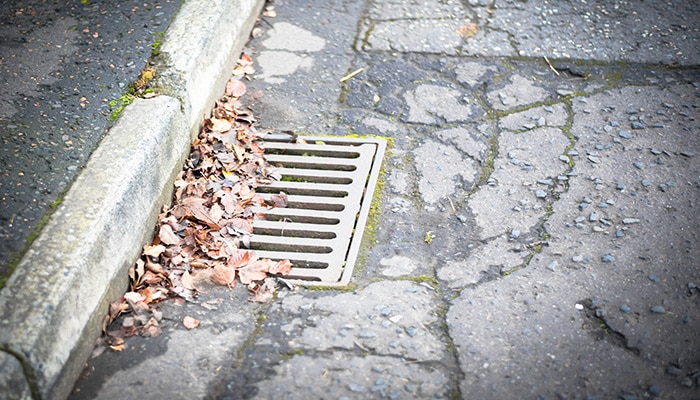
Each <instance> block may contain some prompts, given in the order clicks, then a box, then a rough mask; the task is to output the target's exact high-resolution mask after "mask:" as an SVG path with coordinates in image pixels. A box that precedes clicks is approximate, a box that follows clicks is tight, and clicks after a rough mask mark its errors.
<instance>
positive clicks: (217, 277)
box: [211, 264, 236, 289]
mask: <svg viewBox="0 0 700 400" xmlns="http://www.w3.org/2000/svg"><path fill="white" fill-rule="evenodd" d="M211 280H212V281H213V282H214V283H216V284H217V285H222V286H228V287H229V288H230V289H233V286H234V285H235V282H236V270H235V269H233V268H229V267H227V266H225V265H221V264H217V265H215V266H214V273H213V274H212V275H211Z"/></svg>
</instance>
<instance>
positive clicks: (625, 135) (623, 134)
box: [617, 131, 634, 139]
mask: <svg viewBox="0 0 700 400" xmlns="http://www.w3.org/2000/svg"><path fill="white" fill-rule="evenodd" d="M617 134H618V135H620V137H621V138H624V139H632V138H633V137H634V136H633V135H632V134H631V133H629V132H627V131H620V132H618V133H617Z"/></svg>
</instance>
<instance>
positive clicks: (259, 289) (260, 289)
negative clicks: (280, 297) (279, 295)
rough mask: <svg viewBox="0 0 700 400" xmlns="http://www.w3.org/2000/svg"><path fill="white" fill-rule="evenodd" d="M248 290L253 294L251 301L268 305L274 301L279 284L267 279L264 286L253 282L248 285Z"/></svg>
mask: <svg viewBox="0 0 700 400" xmlns="http://www.w3.org/2000/svg"><path fill="white" fill-rule="evenodd" d="M248 290H250V291H251V292H253V295H252V296H251V297H249V298H248V300H250V301H255V302H257V303H267V302H268V301H270V300H272V298H273V297H274V295H275V290H277V283H275V280H274V279H272V278H265V280H264V281H263V283H262V285H260V284H258V283H256V282H252V283H250V284H249V285H248Z"/></svg>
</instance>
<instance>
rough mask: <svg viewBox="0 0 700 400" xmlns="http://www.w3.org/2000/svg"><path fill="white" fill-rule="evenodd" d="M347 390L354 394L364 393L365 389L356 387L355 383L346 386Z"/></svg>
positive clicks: (359, 386) (360, 386)
mask: <svg viewBox="0 0 700 400" xmlns="http://www.w3.org/2000/svg"><path fill="white" fill-rule="evenodd" d="M348 389H350V391H351V392H355V393H362V392H364V391H365V387H364V386H362V385H358V384H356V383H351V384H349V385H348Z"/></svg>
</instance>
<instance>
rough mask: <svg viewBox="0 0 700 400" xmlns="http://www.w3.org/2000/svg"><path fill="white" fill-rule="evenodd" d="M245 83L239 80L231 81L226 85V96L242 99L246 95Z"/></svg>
mask: <svg viewBox="0 0 700 400" xmlns="http://www.w3.org/2000/svg"><path fill="white" fill-rule="evenodd" d="M245 90H246V88H245V83H243V82H241V81H240V80H238V79H231V80H230V81H228V83H227V84H226V96H231V97H241V96H243V95H244V94H245Z"/></svg>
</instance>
